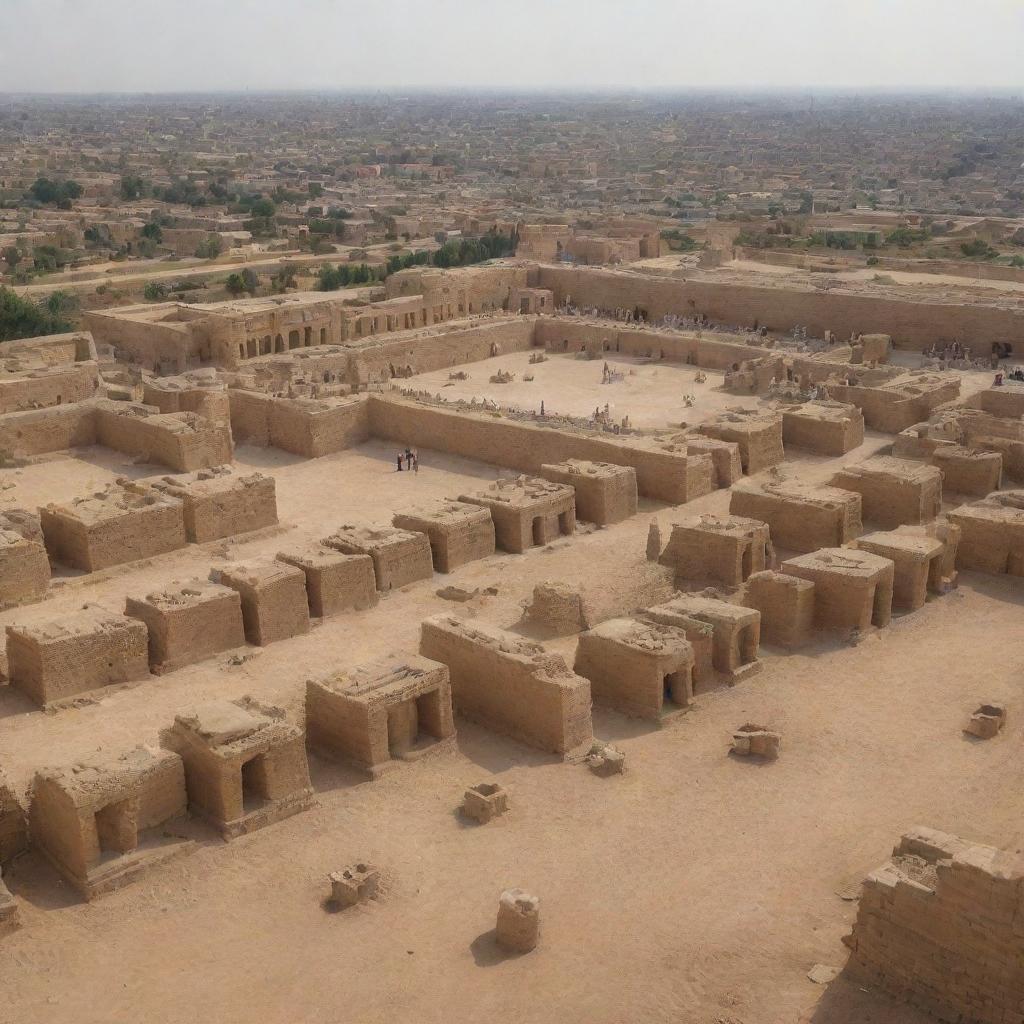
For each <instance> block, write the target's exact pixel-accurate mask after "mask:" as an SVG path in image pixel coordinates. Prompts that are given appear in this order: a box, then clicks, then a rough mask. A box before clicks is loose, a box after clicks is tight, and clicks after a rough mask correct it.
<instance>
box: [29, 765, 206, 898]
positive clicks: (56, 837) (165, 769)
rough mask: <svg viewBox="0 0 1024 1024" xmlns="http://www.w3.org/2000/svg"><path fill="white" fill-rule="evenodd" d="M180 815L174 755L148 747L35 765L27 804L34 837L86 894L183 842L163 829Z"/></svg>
mask: <svg viewBox="0 0 1024 1024" xmlns="http://www.w3.org/2000/svg"><path fill="white" fill-rule="evenodd" d="M185 815H186V799H185V773H184V767H183V765H182V762H181V758H180V757H178V755H177V754H174V753H171V752H170V751H168V750H154V749H151V748H148V747H138V748H137V749H135V750H132V751H130V752H128V753H126V754H123V755H122V756H121V757H118V758H114V759H100V760H95V761H89V762H86V763H82V764H75V765H72V766H69V767H67V768H56V769H44V770H43V771H40V772H38V773H37V774H36V777H35V782H34V783H33V787H32V803H31V808H30V812H29V818H30V822H31V831H32V842H33V844H34V845H35V846H36V847H37V848H38V849H39V850H41V851H42V853H43V854H44V855H45V857H46V859H47V860H49V861H50V863H51V864H53V866H54V867H55V868H56V869H57V870H58V871H59V872H60V873H61V874H62V875H63V876H64V878H66V879H67V880H68V881H69V882H70V883H71V885H72V886H74V888H75V889H76V890H77V891H78V892H79V893H81V895H82V896H84V897H85V898H86V899H92V898H93V897H95V896H98V895H100V894H101V893H104V892H109V891H110V890H112V889H116V888H118V887H119V886H121V885H124V884H125V883H127V882H129V881H131V880H132V879H133V878H135V877H136V876H137V875H138V874H139V873H140V872H141V871H143V870H145V869H146V868H148V867H151V866H153V865H154V864H157V863H162V862H164V861H166V860H168V859H169V858H171V857H174V856H177V855H179V854H181V853H185V852H187V851H188V850H190V849H191V848H192V847H193V846H194V843H192V842H191V841H190V840H185V839H179V838H177V837H168V836H167V835H165V833H164V829H165V828H166V826H167V825H169V824H172V823H174V822H178V821H183V820H184V818H185Z"/></svg>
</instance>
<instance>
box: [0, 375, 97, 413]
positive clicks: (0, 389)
mask: <svg viewBox="0 0 1024 1024" xmlns="http://www.w3.org/2000/svg"><path fill="white" fill-rule="evenodd" d="M98 384H99V372H98V370H97V368H96V364H95V363H91V362H90V363H76V364H74V365H71V366H62V367H59V368H58V367H54V368H51V369H45V370H38V371H34V372H30V373H26V374H24V375H21V374H16V375H13V376H11V377H0V415H2V414H3V413H9V412H18V411H19V410H23V409H38V408H40V407H44V406H52V405H66V404H68V403H69V402H81V401H83V400H85V399H86V398H91V397H92V396H93V395H94V394H95V393H96V388H97V386H98Z"/></svg>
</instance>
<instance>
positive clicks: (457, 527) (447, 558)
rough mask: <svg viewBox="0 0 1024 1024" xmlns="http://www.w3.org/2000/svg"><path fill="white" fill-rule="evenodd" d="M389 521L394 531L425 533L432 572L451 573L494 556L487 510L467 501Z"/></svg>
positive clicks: (419, 510) (440, 503)
mask: <svg viewBox="0 0 1024 1024" xmlns="http://www.w3.org/2000/svg"><path fill="white" fill-rule="evenodd" d="M391 522H392V525H393V526H395V527H396V528H397V529H400V530H404V531H406V532H410V533H422V534H426V537H427V540H428V542H429V544H430V554H431V558H432V559H433V563H434V571H435V572H442V573H449V572H453V571H454V570H455V569H457V568H459V566H460V565H465V564H466V563H467V562H475V561H476V560H477V559H479V558H487V557H488V556H489V555H493V554H494V547H495V537H494V522H493V520H492V519H491V512H490V509H488V508H483V507H480V506H478V505H475V504H470V503H469V502H464V501H438V502H435V503H434V504H433V505H431V506H429V507H427V508H417V509H410V510H408V511H406V512H398V513H396V514H395V515H394V516H393V517H392V519H391Z"/></svg>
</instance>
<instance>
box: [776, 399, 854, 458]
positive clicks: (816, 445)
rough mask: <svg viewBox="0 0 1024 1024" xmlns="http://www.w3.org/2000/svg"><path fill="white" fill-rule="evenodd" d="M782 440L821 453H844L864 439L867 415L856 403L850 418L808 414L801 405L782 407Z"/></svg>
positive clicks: (789, 444) (784, 442)
mask: <svg viewBox="0 0 1024 1024" xmlns="http://www.w3.org/2000/svg"><path fill="white" fill-rule="evenodd" d="M782 442H783V444H784V445H785V446H786V447H787V448H800V449H802V450H803V451H807V452H816V453H817V454H819V455H845V454H846V453H847V452H849V451H852V450H853V449H854V448H856V447H857V446H858V445H860V444H863V443H864V417H863V415H861V413H860V411H859V410H858V409H856V407H854V408H853V409H852V415H851V416H850V418H849V419H826V418H818V417H816V416H808V415H806V414H804V413H802V412H801V409H800V408H799V407H798V408H796V409H783V411H782Z"/></svg>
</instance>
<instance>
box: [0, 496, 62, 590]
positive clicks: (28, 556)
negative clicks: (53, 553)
mask: <svg viewBox="0 0 1024 1024" xmlns="http://www.w3.org/2000/svg"><path fill="white" fill-rule="evenodd" d="M49 582H50V560H49V558H47V555H46V548H45V547H44V546H43V540H42V533H40V534H39V535H38V536H34V537H25V536H23V535H22V534H21V533H19V532H18V531H17V530H14V529H9V528H5V523H4V517H3V516H2V515H0V608H10V607H12V606H14V605H18V604H24V603H26V602H29V601H38V600H39V599H40V598H41V597H43V595H44V594H45V593H46V588H47V586H48V585H49Z"/></svg>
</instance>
